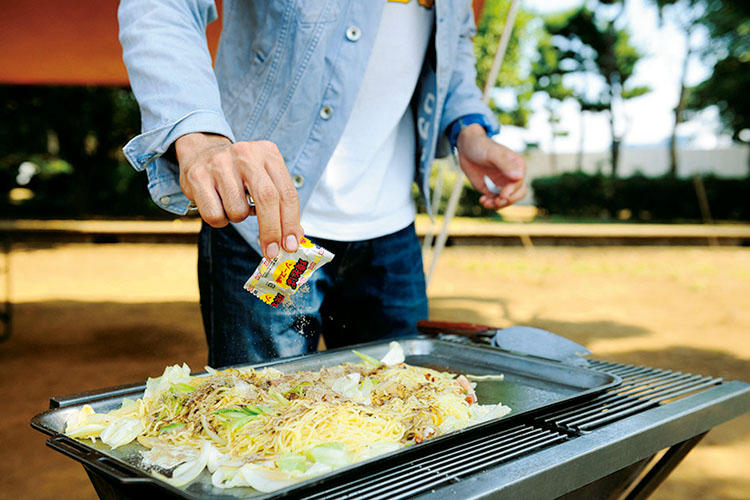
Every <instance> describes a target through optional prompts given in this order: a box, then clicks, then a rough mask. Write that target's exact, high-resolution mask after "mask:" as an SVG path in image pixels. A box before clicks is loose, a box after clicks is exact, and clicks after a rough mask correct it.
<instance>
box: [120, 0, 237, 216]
mask: <svg viewBox="0 0 750 500" xmlns="http://www.w3.org/2000/svg"><path fill="white" fill-rule="evenodd" d="M117 15H118V20H119V23H120V43H121V44H122V48H123V60H124V61H125V66H126V67H127V70H128V76H129V77H130V83H131V86H132V88H133V93H134V94H135V96H136V98H137V100H138V103H139V106H140V110H141V123H142V128H141V131H142V133H141V134H140V135H138V136H136V137H135V138H133V139H132V140H131V141H130V142H128V144H126V145H125V147H124V148H123V151H124V153H125V157H126V158H127V159H128V161H129V162H130V163H131V165H133V167H134V168H135V169H136V170H144V169H145V170H146V173H147V174H148V180H149V183H148V189H149V192H150V194H151V197H152V198H153V200H154V202H156V204H157V205H159V206H160V207H162V208H164V209H166V210H169V211H170V212H174V213H177V214H184V213H185V212H186V211H187V204H188V200H187V198H186V197H185V195H184V194H183V193H182V190H181V189H180V185H179V170H178V167H177V165H176V164H175V163H174V162H173V161H171V160H170V159H168V158H167V157H165V156H163V155H164V153H165V152H166V151H167V150H168V149H169V147H170V146H171V145H172V144H173V143H174V141H175V140H176V139H177V138H179V137H180V136H182V135H184V134H187V133H190V132H211V133H215V134H221V135H224V136H226V137H228V138H229V139H230V140H232V141H233V140H234V137H233V134H232V130H231V128H230V126H229V124H228V123H227V120H226V119H225V117H224V114H223V112H222V108H221V99H220V97H219V88H218V85H217V82H216V76H215V74H214V71H213V67H212V64H211V55H210V53H209V51H208V46H207V43H206V26H207V25H208V23H210V22H212V21H214V20H215V19H216V18H217V11H216V6H215V4H214V2H213V0H191V1H185V0H160V1H154V0H122V1H121V2H120V6H119V8H118V12H117Z"/></svg>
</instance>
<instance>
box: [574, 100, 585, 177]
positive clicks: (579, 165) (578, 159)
mask: <svg viewBox="0 0 750 500" xmlns="http://www.w3.org/2000/svg"><path fill="white" fill-rule="evenodd" d="M584 113H585V111H584V110H583V109H581V123H580V127H579V129H580V134H581V137H580V139H579V140H578V156H577V157H576V170H578V171H582V170H583V141H584V138H585V135H586V127H585V121H584V118H585V115H584Z"/></svg>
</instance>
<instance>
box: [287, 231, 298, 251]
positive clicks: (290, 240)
mask: <svg viewBox="0 0 750 500" xmlns="http://www.w3.org/2000/svg"><path fill="white" fill-rule="evenodd" d="M286 249H287V251H288V252H294V251H295V250H297V237H296V236H295V235H293V234H290V235H289V236H287V237H286Z"/></svg>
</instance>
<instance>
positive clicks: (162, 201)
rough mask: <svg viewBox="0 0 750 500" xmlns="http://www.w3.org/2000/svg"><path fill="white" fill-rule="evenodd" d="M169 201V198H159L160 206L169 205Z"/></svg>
mask: <svg viewBox="0 0 750 500" xmlns="http://www.w3.org/2000/svg"><path fill="white" fill-rule="evenodd" d="M170 201H171V200H170V199H169V196H162V197H161V198H159V203H161V204H162V205H169V202H170Z"/></svg>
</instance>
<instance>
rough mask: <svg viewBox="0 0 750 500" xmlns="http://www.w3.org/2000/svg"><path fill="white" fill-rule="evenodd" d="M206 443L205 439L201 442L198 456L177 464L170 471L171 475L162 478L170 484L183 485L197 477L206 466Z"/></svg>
mask: <svg viewBox="0 0 750 500" xmlns="http://www.w3.org/2000/svg"><path fill="white" fill-rule="evenodd" d="M207 444H208V442H207V441H204V442H203V446H202V447H201V454H200V455H199V456H198V458H196V459H195V460H189V461H187V462H185V463H184V464H182V465H180V466H178V467H177V468H176V469H175V470H174V472H172V477H170V478H164V480H165V481H167V482H168V483H169V484H171V485H172V486H177V487H180V486H185V485H186V484H188V483H189V482H190V481H192V480H193V479H195V478H196V477H198V476H199V475H200V473H201V472H203V469H205V468H206V463H207V462H208V447H207V446H206V445H207Z"/></svg>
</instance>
